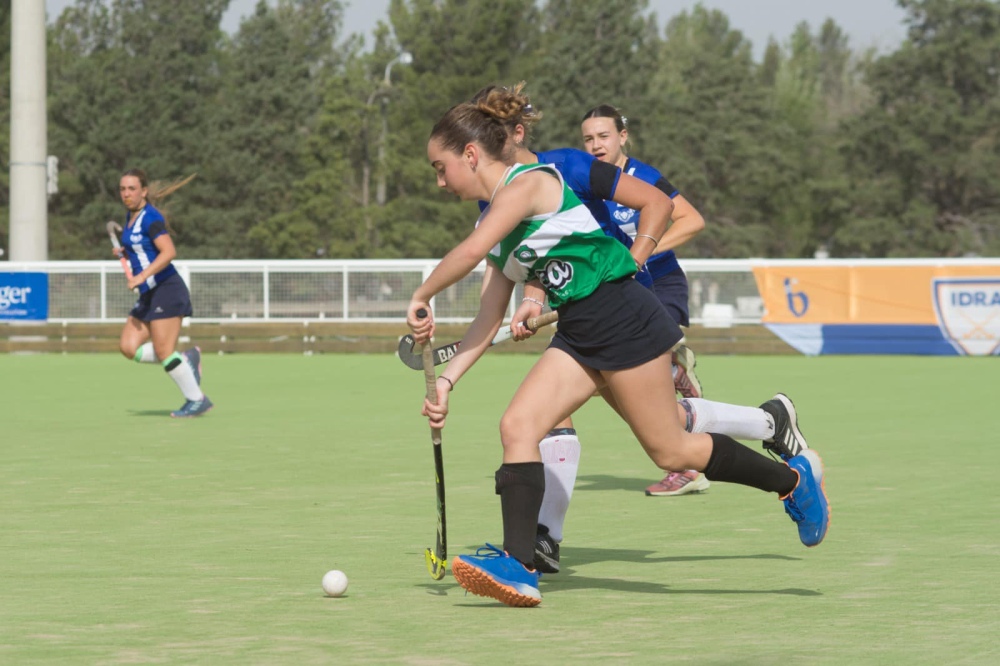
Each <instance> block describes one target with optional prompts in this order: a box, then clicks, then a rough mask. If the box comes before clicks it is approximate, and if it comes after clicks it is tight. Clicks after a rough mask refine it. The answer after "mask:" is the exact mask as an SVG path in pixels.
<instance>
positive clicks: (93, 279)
mask: <svg viewBox="0 0 1000 666" xmlns="http://www.w3.org/2000/svg"><path fill="white" fill-rule="evenodd" d="M437 262H438V260H436V259H427V260H422V259H397V260H384V261H383V260H336V259H329V260H248V261H236V260H233V261H200V260H192V261H176V262H175V265H176V266H177V268H178V270H180V272H181V274H182V275H183V276H184V279H185V281H186V282H187V284H188V287H189V288H190V290H191V300H192V301H193V303H194V313H195V316H194V317H192V321H196V322H219V321H233V320H238V321H274V320H277V321H306V320H308V321H312V320H320V319H323V320H330V321H373V322H375V321H401V320H402V319H404V318H405V316H406V306H407V304H408V303H409V298H410V295H411V294H412V293H413V291H414V289H416V288H417V286H418V285H419V284H420V283H421V282H422V281H423V280H424V278H425V277H426V276H427V275H428V274H429V273H430V271H431V270H432V269H433V268H434V266H436V265H437ZM681 266H682V267H683V268H684V270H685V271H686V272H687V275H688V281H689V283H690V289H691V296H690V307H691V317H692V321H693V322H694V323H702V321H703V315H704V316H705V317H707V318H709V319H711V318H713V317H714V316H716V315H717V313H719V312H720V310H721V311H722V312H723V314H726V315H727V316H732V320H731V321H732V323H756V322H759V321H760V318H761V315H762V308H761V299H760V297H759V295H758V292H757V285H756V284H755V282H754V278H753V275H752V273H751V272H750V267H751V262H750V261H749V260H687V261H682V262H681ZM482 270H483V266H480V267H479V269H477V271H476V272H475V273H473V274H472V275H470V276H469V277H467V278H465V279H464V280H462V281H461V282H459V283H458V284H456V285H454V286H453V287H451V288H449V289H448V290H446V291H445V292H444V293H442V294H440V295H439V296H438V297H437V299H436V302H435V303H434V311H435V315H436V317H437V319H438V320H439V321H442V322H457V323H460V322H467V321H470V320H471V319H472V318H473V317H474V316H475V314H476V312H477V311H478V306H479V289H480V283H481V281H482ZM27 271H31V272H43V273H48V275H49V321H54V322H102V321H120V320H122V319H123V318H124V317H125V316H126V315H127V314H128V311H129V310H130V309H131V307H132V304H133V302H134V300H135V297H134V296H133V295H132V294H131V293H130V292H129V290H128V289H127V287H126V286H125V278H124V276H123V274H122V271H121V266H120V265H119V264H118V262H117V261H48V262H0V272H27ZM518 302H520V291H518V293H516V294H515V297H514V299H512V301H511V311H510V314H513V308H514V307H515V304H516V303H518ZM706 305H708V307H707V308H706V307H705V306H706ZM720 306H721V307H720Z"/></svg>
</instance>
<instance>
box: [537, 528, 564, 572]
mask: <svg viewBox="0 0 1000 666" xmlns="http://www.w3.org/2000/svg"><path fill="white" fill-rule="evenodd" d="M534 565H535V569H537V570H538V571H541V572H542V573H547V574H554V573H559V544H558V543H556V541H555V539H553V538H552V537H551V536H549V528H548V527H546V526H545V525H539V526H538V533H537V534H536V535H535V561H534Z"/></svg>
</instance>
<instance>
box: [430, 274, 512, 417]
mask: <svg viewBox="0 0 1000 666" xmlns="http://www.w3.org/2000/svg"><path fill="white" fill-rule="evenodd" d="M513 291H514V283H513V282H511V281H510V280H509V279H508V278H507V276H506V275H504V274H503V272H502V271H500V269H498V268H496V267H495V266H494V265H493V264H492V263H489V262H487V264H486V273H485V275H484V276H483V289H482V292H481V295H480V299H479V312H478V313H477V314H476V318H475V319H473V320H472V324H470V325H469V328H468V329H467V330H466V331H465V335H464V336H462V341H461V342H460V343H459V345H458V353H457V354H455V356H453V357H452V359H451V360H450V361H448V367H447V368H445V371H444V372H442V373H441V375H440V376H439V377H438V378H437V403H432V402H431V401H430V400H427V399H425V400H424V409H423V412H422V413H423V415H424V416H427V417H428V418H430V419H431V421H432V422H433V423H434V427H436V428H441V427H444V423H445V417H447V415H448V397H449V395H448V394H449V393H451V390H452V389H453V388H454V386H455V385H456V384H458V380H459V379H461V377H462V376H463V375H464V374H465V373H466V372H468V371H469V369H470V368H471V367H472V366H473V365H474V364H475V363H476V361H478V360H479V358H480V357H481V356H482V355H483V354H484V353H486V350H487V349H489V347H490V343H491V342H492V340H493V336H495V335H496V332H497V331H498V330H499V329H500V324H501V322H503V316H504V314H505V313H506V312H507V304H508V303H510V295H511V293H512V292H513Z"/></svg>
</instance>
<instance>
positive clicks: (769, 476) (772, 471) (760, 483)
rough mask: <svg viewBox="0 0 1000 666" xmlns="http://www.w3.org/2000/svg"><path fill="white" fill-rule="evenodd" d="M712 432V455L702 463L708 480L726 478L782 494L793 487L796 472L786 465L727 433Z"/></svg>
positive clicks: (797, 477)
mask: <svg viewBox="0 0 1000 666" xmlns="http://www.w3.org/2000/svg"><path fill="white" fill-rule="evenodd" d="M711 435H712V456H711V457H710V458H709V459H708V465H706V466H705V476H706V477H708V479H709V481H727V482H729V483H738V484H740V485H743V486H750V487H751V488H758V489H760V490H763V491H766V492H769V493H778V495H779V496H781V497H784V496H785V495H787V494H788V493H790V492H792V490H794V489H795V484H796V483H798V482H799V475H798V474H796V473H795V471H794V470H793V469H791V468H790V467H789V466H788V465H786V464H784V463H780V462H777V461H775V460H771V459H770V458H768V457H767V456H764V455H762V454H760V453H757V452H756V451H753V450H752V449H750V448H748V447H746V446H743V445H742V444H740V443H739V442H737V441H736V440H735V439H733V438H732V437H729V436H728V435H718V434H716V433H711Z"/></svg>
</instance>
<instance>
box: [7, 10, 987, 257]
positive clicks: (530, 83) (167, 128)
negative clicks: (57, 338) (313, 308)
mask: <svg viewBox="0 0 1000 666" xmlns="http://www.w3.org/2000/svg"><path fill="white" fill-rule="evenodd" d="M897 3H898V5H899V6H900V7H901V8H902V9H903V10H904V11H905V15H906V19H905V21H906V25H907V28H908V34H907V38H906V39H905V40H904V42H903V43H902V44H901V45H900V46H899V47H898V48H897V49H896V50H895V51H893V52H891V53H877V52H875V51H874V50H872V49H860V50H859V49H856V48H853V47H852V45H851V43H850V40H849V36H848V35H847V34H846V33H845V32H844V31H843V29H842V28H840V27H839V26H838V25H837V24H836V23H835V22H834V21H832V20H827V21H826V22H824V23H823V24H822V25H821V26H818V27H816V28H814V27H813V26H810V25H808V24H805V23H803V24H800V25H799V26H798V27H797V28H796V29H795V31H794V32H793V33H792V34H791V35H789V36H787V38H784V39H782V40H780V41H775V40H772V41H771V42H769V43H768V44H767V45H766V48H765V49H764V52H763V56H762V57H761V58H760V59H759V60H758V59H755V58H754V55H753V45H752V44H751V43H750V42H749V41H748V40H747V39H746V37H744V36H743V34H742V33H740V32H739V31H738V30H736V29H734V28H733V27H732V25H731V24H730V22H729V19H728V17H727V16H726V15H725V14H724V13H722V12H720V11H717V10H709V9H706V8H704V7H702V6H700V5H698V6H696V7H695V8H694V9H692V10H690V11H684V12H681V13H679V14H677V15H675V16H671V17H665V18H664V21H663V22H662V24H661V22H660V20H659V17H655V16H650V15H648V12H647V9H648V5H647V2H646V0H600V1H597V0H586V1H585V0H548V1H547V2H545V3H542V4H539V3H537V2H536V1H535V0H392V1H391V5H390V8H389V13H388V17H387V21H384V22H381V23H380V24H379V26H378V28H377V29H376V31H375V33H374V35H372V36H371V37H370V39H371V40H372V43H371V44H370V46H369V45H366V44H365V43H364V41H363V38H362V37H360V36H358V35H346V34H344V31H343V28H342V24H343V6H342V5H341V3H340V2H337V1H336V0H278V2H277V3H275V4H274V5H273V6H271V5H268V4H267V3H264V2H261V3H260V4H258V6H257V7H256V9H255V11H254V13H253V14H252V15H250V16H248V17H246V18H245V19H244V20H243V21H242V23H241V24H240V26H239V28H238V30H237V31H236V32H235V33H233V34H226V33H225V32H224V31H223V30H222V29H221V27H220V22H221V18H222V15H223V14H224V12H225V11H226V9H227V6H228V4H229V2H228V0H111V1H110V2H108V1H107V0H77V2H76V3H75V4H74V5H73V6H71V7H69V8H67V9H66V10H64V11H63V13H62V14H61V15H60V16H59V17H57V18H56V20H55V21H54V22H52V24H51V25H50V26H49V28H48V86H49V92H48V140H49V153H50V154H53V155H56V156H58V157H59V160H60V162H59V164H60V174H59V192H58V194H56V195H53V196H52V197H51V198H50V201H49V256H50V258H52V259H98V258H107V256H108V248H107V247H105V245H106V244H107V238H106V235H105V234H104V222H105V221H107V220H108V219H116V218H117V217H119V216H120V215H121V213H122V210H121V206H120V204H119V202H118V196H117V188H118V178H119V175H120V173H121V172H122V171H123V170H124V169H126V168H130V167H140V168H144V169H146V171H147V172H148V173H149V175H150V177H151V178H152V179H156V180H174V179H177V178H181V177H184V176H187V175H190V174H192V173H197V177H196V178H195V179H194V181H192V182H191V183H190V184H189V185H187V186H186V187H185V188H183V189H182V190H181V191H180V192H178V193H177V194H175V195H174V196H173V197H172V198H171V199H169V200H168V201H167V204H166V206H165V207H166V208H167V211H168V214H169V216H170V219H171V224H172V227H173V230H174V237H175V241H176V242H177V244H178V247H179V252H180V254H181V256H182V257H184V258H316V257H336V258H396V257H412V258H426V257H438V256H442V255H443V254H444V253H445V252H446V251H447V250H448V249H450V247H452V246H453V245H454V243H455V242H457V240H459V239H460V238H462V237H463V236H464V234H465V233H466V232H467V231H468V229H469V227H470V225H471V224H472V222H473V221H474V220H475V217H476V215H477V212H478V211H477V209H476V207H475V205H474V204H471V203H456V202H455V200H454V198H453V197H452V196H450V195H448V194H447V193H444V192H442V191H439V190H438V188H437V186H436V184H435V178H434V174H433V171H432V170H431V168H430V167H429V165H428V164H427V158H426V141H427V137H428V134H429V132H430V128H431V126H432V125H433V123H434V122H435V121H436V120H437V119H438V118H439V117H440V116H441V115H442V114H443V113H444V111H445V110H447V109H448V108H449V107H450V106H451V105H453V104H456V103H458V102H461V101H464V100H467V99H468V98H469V97H470V96H471V95H472V94H473V93H474V92H476V91H477V90H478V89H479V88H481V87H482V86H484V85H486V84H489V83H503V84H508V83H516V82H518V81H522V80H524V81H526V82H527V88H526V90H527V92H528V93H529V94H530V95H531V96H532V101H533V103H534V104H535V105H536V106H537V108H538V109H539V110H541V111H542V113H543V120H542V121H541V123H540V124H539V125H538V127H537V128H536V129H535V131H534V135H533V136H532V137H531V140H530V147H533V148H535V149H538V150H545V149H550V148H556V147H562V146H577V147H579V146H580V133H579V121H580V118H581V117H582V115H583V113H584V112H585V111H586V110H587V109H589V108H592V107H594V106H596V105H598V104H601V103H609V104H613V105H615V106H616V107H618V108H619V109H621V110H622V112H623V114H624V115H625V116H627V117H628V124H629V130H630V135H631V144H630V146H629V153H630V154H631V155H634V156H635V157H637V158H639V159H641V160H643V161H645V162H647V163H650V164H652V165H654V166H656V167H657V168H659V169H660V170H661V171H662V172H663V173H664V174H665V175H666V176H667V177H668V178H669V179H670V180H671V182H673V183H674V184H675V185H676V186H678V187H679V189H680V190H681V191H682V192H683V193H684V195H685V196H686V197H687V198H688V199H689V200H690V201H691V202H692V203H693V204H694V205H695V206H697V207H698V209H699V210H700V211H701V212H702V214H703V215H704V217H705V219H706V222H707V227H706V229H705V231H704V232H703V233H702V234H701V235H700V236H699V237H698V238H696V239H695V240H694V241H693V242H691V243H690V244H688V245H687V246H685V247H684V248H683V249H682V250H681V256H682V257H721V258H726V257H811V256H813V254H814V252H816V251H817V250H825V251H826V252H828V253H829V255H830V256H832V257H897V256H908V257H921V256H945V257H956V256H976V255H980V256H987V255H996V254H998V251H1000V2H998V1H996V0H992V1H991V0H897ZM404 51H405V52H406V53H409V54H412V61H411V62H408V61H407V59H406V58H401V57H400V54H401V53H402V52H404ZM0 60H2V62H0V102H3V103H2V104H0V181H2V182H0V247H7V245H8V243H7V235H8V203H9V192H8V187H9V135H10V129H9V122H10V111H9V109H10V99H9V95H10V78H9V77H10V71H9V70H10V0H0Z"/></svg>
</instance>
